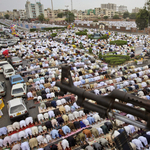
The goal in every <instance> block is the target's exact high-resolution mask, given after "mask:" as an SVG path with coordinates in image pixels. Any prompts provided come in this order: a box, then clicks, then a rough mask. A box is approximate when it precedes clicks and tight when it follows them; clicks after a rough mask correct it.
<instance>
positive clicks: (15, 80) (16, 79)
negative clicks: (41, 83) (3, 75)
mask: <svg viewBox="0 0 150 150" xmlns="http://www.w3.org/2000/svg"><path fill="white" fill-rule="evenodd" d="M20 80H21V81H22V78H20V77H18V78H13V82H17V81H20Z"/></svg>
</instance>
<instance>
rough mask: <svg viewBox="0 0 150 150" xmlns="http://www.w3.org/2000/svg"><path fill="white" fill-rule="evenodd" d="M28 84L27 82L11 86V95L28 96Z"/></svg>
mask: <svg viewBox="0 0 150 150" xmlns="http://www.w3.org/2000/svg"><path fill="white" fill-rule="evenodd" d="M26 96H27V85H26V83H19V84H15V85H13V86H12V88H11V97H26Z"/></svg>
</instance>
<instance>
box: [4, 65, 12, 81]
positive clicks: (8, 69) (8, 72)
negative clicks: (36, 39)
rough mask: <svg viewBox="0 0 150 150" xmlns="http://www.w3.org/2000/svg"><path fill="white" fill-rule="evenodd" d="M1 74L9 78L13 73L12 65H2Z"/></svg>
mask: <svg viewBox="0 0 150 150" xmlns="http://www.w3.org/2000/svg"><path fill="white" fill-rule="evenodd" d="M3 75H4V77H5V78H9V77H10V76H13V75H15V70H14V68H13V67H12V65H10V64H7V65H3Z"/></svg>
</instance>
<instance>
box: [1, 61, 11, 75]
mask: <svg viewBox="0 0 150 150" xmlns="http://www.w3.org/2000/svg"><path fill="white" fill-rule="evenodd" d="M7 64H9V62H8V61H0V73H2V72H3V65H7Z"/></svg>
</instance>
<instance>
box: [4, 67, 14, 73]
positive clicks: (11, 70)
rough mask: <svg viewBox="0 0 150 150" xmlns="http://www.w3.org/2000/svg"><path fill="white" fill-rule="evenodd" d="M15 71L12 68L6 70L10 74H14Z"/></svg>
mask: <svg viewBox="0 0 150 150" xmlns="http://www.w3.org/2000/svg"><path fill="white" fill-rule="evenodd" d="M13 71H14V70H13V69H11V68H10V69H6V70H5V73H10V72H13Z"/></svg>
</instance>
